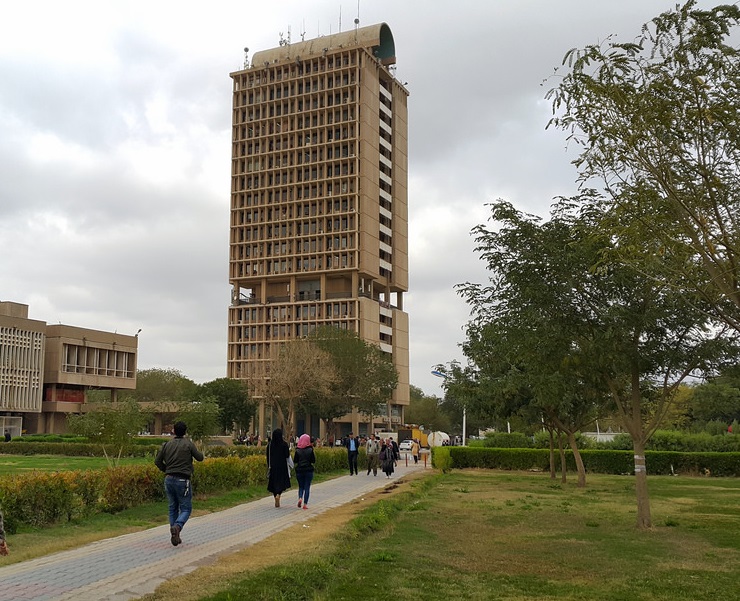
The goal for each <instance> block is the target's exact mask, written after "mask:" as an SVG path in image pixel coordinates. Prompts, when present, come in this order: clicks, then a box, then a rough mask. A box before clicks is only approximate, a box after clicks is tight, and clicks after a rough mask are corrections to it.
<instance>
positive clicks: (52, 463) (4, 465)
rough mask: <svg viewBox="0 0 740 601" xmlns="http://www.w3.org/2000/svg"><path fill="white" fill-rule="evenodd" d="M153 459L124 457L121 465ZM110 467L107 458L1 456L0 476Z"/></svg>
mask: <svg viewBox="0 0 740 601" xmlns="http://www.w3.org/2000/svg"><path fill="white" fill-rule="evenodd" d="M152 461H154V460H153V458H151V457H124V458H122V459H121V460H120V462H119V465H136V464H141V463H151V462H152ZM106 467H108V461H107V460H106V459H105V457H66V456H64V455H0V476H3V475H6V474H22V473H23V472H32V471H34V470H37V471H40V472H59V471H71V470H87V469H91V470H96V469H102V468H106Z"/></svg>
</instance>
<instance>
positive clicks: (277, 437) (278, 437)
mask: <svg viewBox="0 0 740 601" xmlns="http://www.w3.org/2000/svg"><path fill="white" fill-rule="evenodd" d="M289 457H290V447H289V446H288V443H287V442H285V441H284V440H283V431H282V430H281V429H280V428H277V429H276V430H274V431H273V433H272V438H271V439H270V444H269V445H267V467H268V468H269V476H268V477H267V490H268V491H270V492H271V493H272V496H273V497H275V507H280V495H282V494H283V492H285V491H286V490H287V489H289V488H290V474H289V473H288V458H289Z"/></svg>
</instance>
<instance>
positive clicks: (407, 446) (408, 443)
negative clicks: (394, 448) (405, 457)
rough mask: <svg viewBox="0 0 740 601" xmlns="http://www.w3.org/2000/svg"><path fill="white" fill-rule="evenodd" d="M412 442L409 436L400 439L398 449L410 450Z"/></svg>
mask: <svg viewBox="0 0 740 601" xmlns="http://www.w3.org/2000/svg"><path fill="white" fill-rule="evenodd" d="M413 444H414V441H413V440H411V439H410V438H408V439H406V440H402V441H401V444H399V445H398V450H399V451H411V446H412V445H413Z"/></svg>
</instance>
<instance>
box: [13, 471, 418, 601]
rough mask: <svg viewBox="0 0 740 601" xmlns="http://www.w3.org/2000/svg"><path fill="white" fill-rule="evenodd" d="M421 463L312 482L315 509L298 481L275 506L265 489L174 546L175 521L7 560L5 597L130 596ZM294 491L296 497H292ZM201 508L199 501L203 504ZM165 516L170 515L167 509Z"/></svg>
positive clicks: (77, 600) (40, 600)
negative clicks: (303, 502)
mask: <svg viewBox="0 0 740 601" xmlns="http://www.w3.org/2000/svg"><path fill="white" fill-rule="evenodd" d="M420 469H424V466H423V464H421V463H419V465H418V466H415V465H413V463H411V464H409V466H408V467H407V466H406V465H405V460H401V461H399V466H398V468H396V472H395V474H394V475H393V479H392V480H388V479H387V478H386V477H385V475H384V474H383V473H379V474H378V476H377V477H374V476H372V475H370V476H366V475H365V474H364V473H363V472H360V474H359V476H349V475H347V476H342V477H340V478H335V479H333V480H329V481H327V482H322V483H321V484H316V485H314V486H312V487H311V499H310V503H309V507H310V508H309V509H308V510H305V511H304V510H299V509H297V508H296V506H295V503H294V502H293V499H294V498H297V496H298V492H297V488H296V485H295V483H294V485H293V488H292V489H291V490H290V491H289V492H287V493H286V494H285V495H284V496H285V497H286V498H285V501H284V502H283V507H281V508H280V509H276V508H275V506H274V502H273V499H272V497H266V498H263V499H259V500H257V501H252V502H250V503H245V504H243V505H239V506H237V507H232V508H231V509H227V510H225V511H219V512H217V513H212V514H208V515H204V516H199V517H193V518H191V519H190V520H189V521H188V523H187V524H186V525H185V528H184V530H183V531H182V539H183V544H182V545H180V546H178V547H173V546H172V545H171V543H170V534H169V526H168V525H164V526H158V527H156V528H151V529H149V530H145V531H143V532H136V533H134V534H126V535H124V536H118V537H116V538H109V539H106V540H101V541H98V542H95V543H92V544H90V545H87V546H85V547H81V548H79V549H73V550H70V551H64V552H61V553H56V554H54V555H48V556H46V557H41V558H38V559H33V560H30V561H24V562H21V563H17V564H13V565H9V566H7V567H0V599H2V601H127V600H129V599H137V598H139V597H141V596H143V595H145V594H148V593H151V592H153V591H154V590H155V589H156V588H157V586H158V585H159V584H161V583H162V582H164V581H166V580H168V579H170V578H173V577H176V576H178V575H180V574H185V573H187V572H190V571H192V570H194V569H195V568H197V567H199V566H201V565H204V564H207V563H211V562H213V561H214V560H215V559H216V558H217V557H218V556H219V555H221V554H222V553H225V552H227V551H235V550H237V549H240V548H244V547H248V546H250V545H253V544H254V543H257V542H259V541H261V540H264V539H265V538H267V537H269V536H270V535H272V534H275V533H276V532H280V531H281V530H284V529H285V528H288V527H289V526H292V525H294V524H299V523H303V522H305V521H307V520H310V519H311V517H313V516H315V515H318V514H321V513H323V512H325V511H329V510H330V509H332V508H334V507H338V506H340V505H344V504H345V503H349V502H350V501H352V500H353V499H356V498H358V497H361V496H362V495H364V494H367V493H368V492H371V491H373V490H377V489H380V488H383V487H385V486H387V485H388V484H389V483H391V482H393V481H395V480H398V479H399V478H402V477H403V476H404V475H405V474H408V473H410V472H412V471H417V470H420ZM288 499H290V501H288ZM196 508H197V505H196ZM163 519H166V516H163Z"/></svg>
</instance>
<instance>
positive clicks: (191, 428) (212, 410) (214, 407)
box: [175, 392, 221, 448]
mask: <svg viewBox="0 0 740 601" xmlns="http://www.w3.org/2000/svg"><path fill="white" fill-rule="evenodd" d="M220 413H221V411H220V407H219V405H218V401H217V399H216V397H214V396H213V395H211V394H208V393H207V392H203V393H201V394H199V395H197V396H195V397H194V400H190V401H188V400H183V401H179V402H178V410H177V417H176V418H175V421H183V422H185V425H186V426H187V427H188V435H189V436H190V438H192V439H193V442H195V443H196V444H197V445H198V446H199V447H201V448H202V447H203V444H204V442H205V441H206V440H207V439H208V437H210V436H213V435H215V434H218V432H219V429H220Z"/></svg>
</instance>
